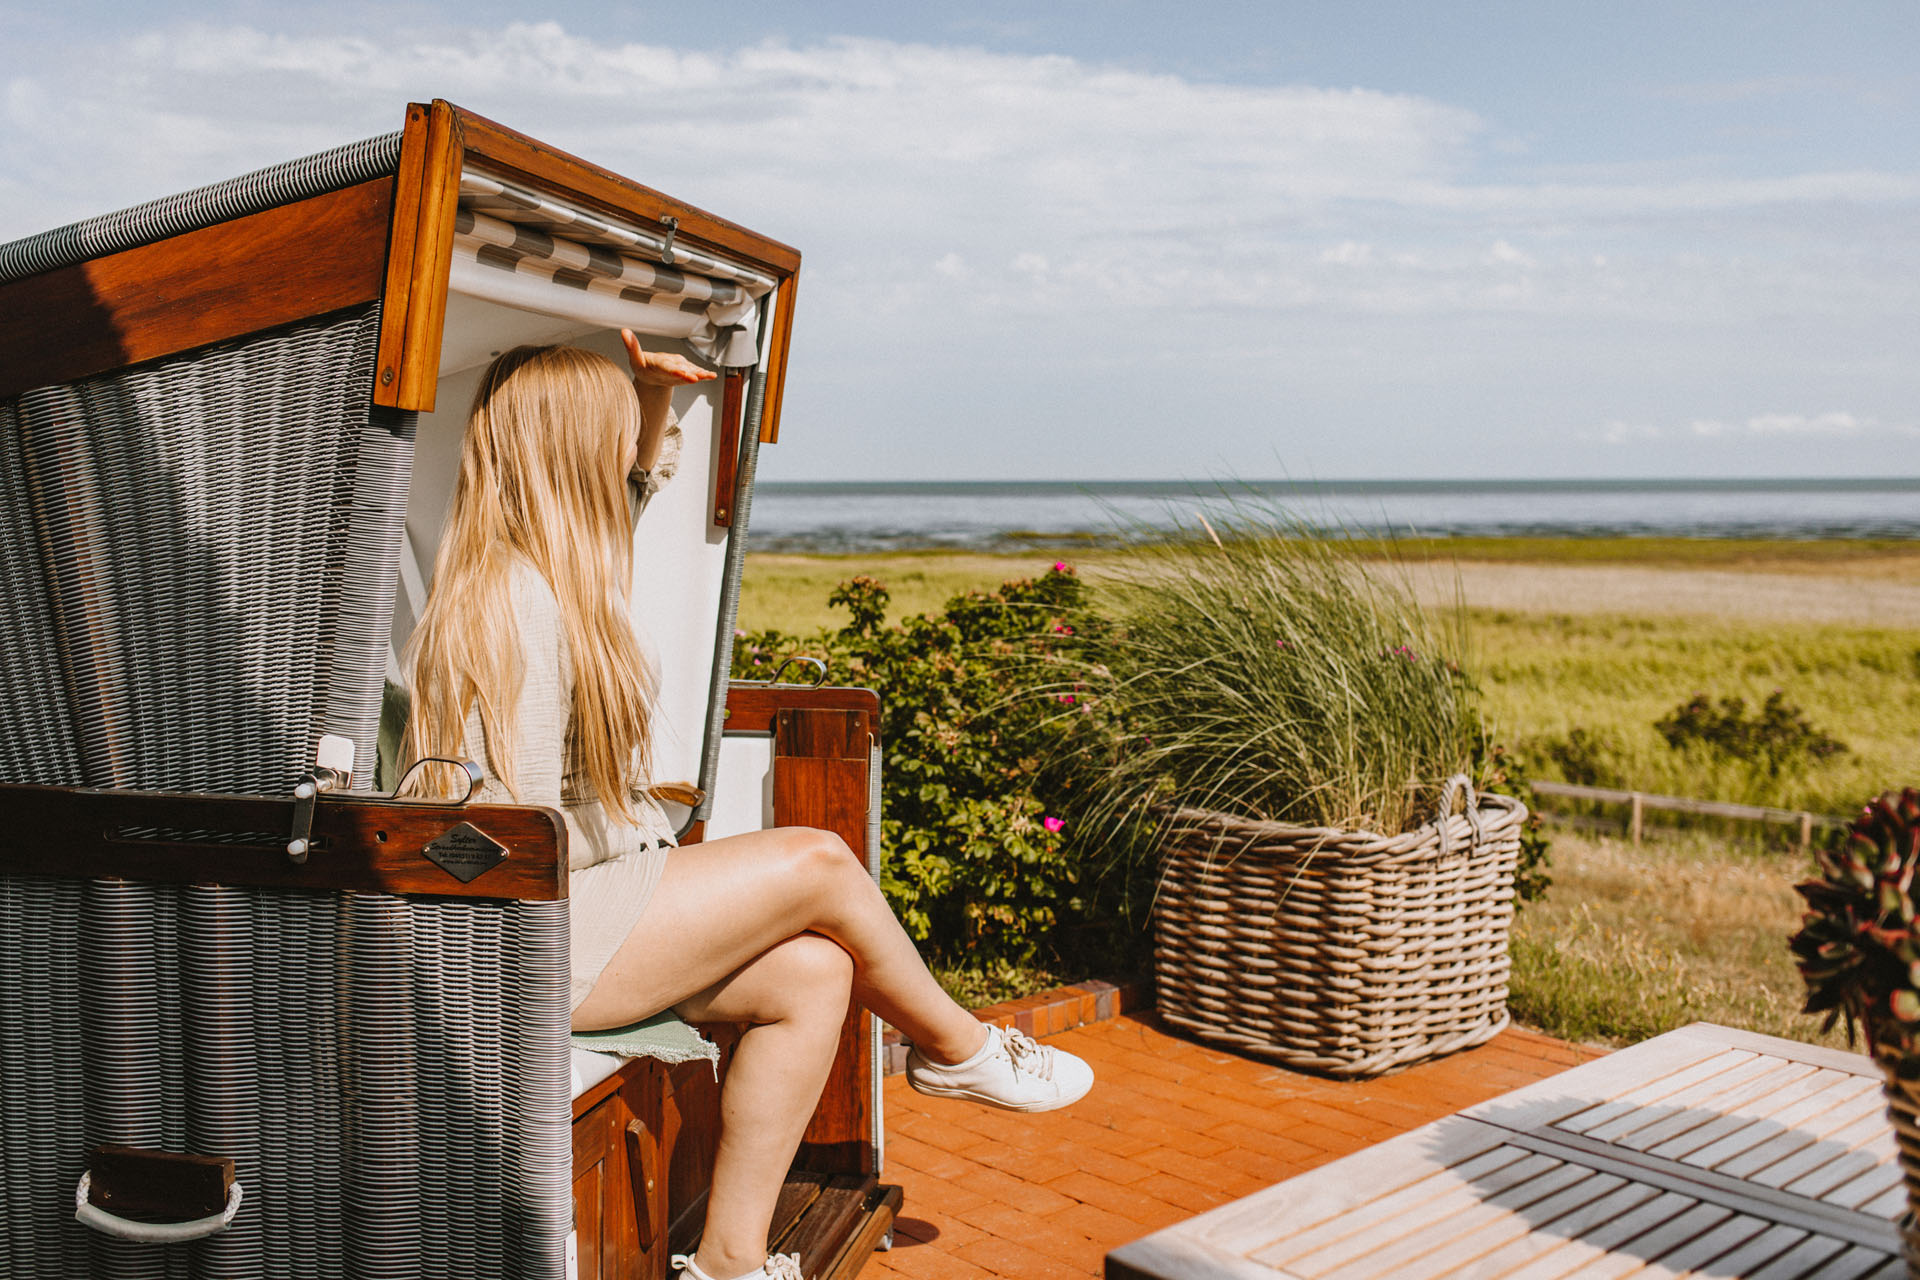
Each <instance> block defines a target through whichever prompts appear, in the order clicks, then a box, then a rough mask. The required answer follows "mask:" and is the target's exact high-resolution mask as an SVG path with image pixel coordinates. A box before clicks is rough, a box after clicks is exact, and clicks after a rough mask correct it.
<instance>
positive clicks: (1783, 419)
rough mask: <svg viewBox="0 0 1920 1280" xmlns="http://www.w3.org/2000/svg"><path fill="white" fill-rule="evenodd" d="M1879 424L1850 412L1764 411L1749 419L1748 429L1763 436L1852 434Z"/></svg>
mask: <svg viewBox="0 0 1920 1280" xmlns="http://www.w3.org/2000/svg"><path fill="white" fill-rule="evenodd" d="M1874 425H1878V424H1875V423H1870V422H1862V421H1861V420H1860V419H1859V418H1856V417H1854V416H1853V415H1852V414H1850V413H1821V414H1815V415H1814V416H1812V417H1809V416H1807V415H1806V414H1804V413H1763V414H1760V415H1758V416H1756V417H1752V418H1748V419H1747V430H1748V431H1751V432H1752V433H1754V434H1755V435H1763V436H1850V435H1856V434H1858V433H1859V432H1860V431H1861V430H1862V428H1864V427H1867V426H1874Z"/></svg>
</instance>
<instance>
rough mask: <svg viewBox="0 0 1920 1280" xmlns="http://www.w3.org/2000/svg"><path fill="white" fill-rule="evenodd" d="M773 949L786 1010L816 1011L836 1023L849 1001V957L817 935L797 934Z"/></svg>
mask: <svg viewBox="0 0 1920 1280" xmlns="http://www.w3.org/2000/svg"><path fill="white" fill-rule="evenodd" d="M774 950H775V952H776V957H777V961H778V964H779V975H780V982H781V986H782V988H783V990H784V991H785V993H786V994H787V996H788V999H789V1001H790V1009H789V1011H790V1012H791V1011H793V1010H798V1009H802V1008H806V1009H817V1010H821V1011H822V1012H825V1013H827V1014H829V1015H830V1016H831V1017H832V1019H833V1020H834V1021H836V1022H837V1021H839V1019H840V1018H841V1017H842V1016H843V1015H844V1014H845V1013H846V1008H847V1002H848V1001H849V1000H850V999H851V998H852V993H853V957H852V956H850V955H848V954H847V953H846V951H845V950H843V949H842V948H841V946H840V944H839V943H837V942H834V941H833V940H831V939H829V938H823V937H821V936H820V935H819V934H817V933H802V934H797V935H795V936H794V937H791V938H788V939H787V940H786V941H785V942H783V943H781V944H780V945H779V946H778V947H776V948H775V949H774Z"/></svg>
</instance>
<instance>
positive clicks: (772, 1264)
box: [669, 1253, 806, 1280]
mask: <svg viewBox="0 0 1920 1280" xmlns="http://www.w3.org/2000/svg"><path fill="white" fill-rule="evenodd" d="M669 1261H670V1262H671V1263H672V1264H673V1265H674V1266H675V1267H678V1268H679V1269H680V1276H681V1280H713V1277H712V1276H710V1275H708V1274H707V1273H706V1272H704V1271H702V1270H701V1269H700V1267H699V1265H698V1264H697V1263H695V1262H694V1260H693V1257H692V1255H691V1254H685V1253H676V1254H674V1255H673V1257H672V1258H671V1259H669ZM738 1280H806V1277H805V1276H803V1275H801V1274H800V1255H799V1254H797V1253H770V1254H768V1255H767V1260H766V1261H765V1262H763V1263H761V1264H760V1265H759V1266H757V1267H755V1268H754V1269H753V1270H751V1271H749V1272H747V1274H745V1275H743V1276H740V1277H739V1278H738Z"/></svg>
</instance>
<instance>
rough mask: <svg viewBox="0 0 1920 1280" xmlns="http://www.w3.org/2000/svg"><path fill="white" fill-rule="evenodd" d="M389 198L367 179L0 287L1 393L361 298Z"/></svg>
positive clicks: (371, 294)
mask: <svg viewBox="0 0 1920 1280" xmlns="http://www.w3.org/2000/svg"><path fill="white" fill-rule="evenodd" d="M392 202H393V184H392V182H391V180H389V179H387V178H377V179H374V180H373V181H370V182H363V183H360V184H358V185H357V186H351V187H346V188H343V189H342V190H339V191H332V192H328V193H327V194H325V195H318V196H314V197H312V198H311V199H308V200H300V201H296V202H295V203H293V204H284V205H279V206H277V207H275V208H272V209H266V210H263V211H262V212H260V213H255V214H250V215H248V216H247V217H244V218H235V219H232V220H231V221H228V222H221V223H216V224H215V225H213V226H211V227H203V228H201V229H200V230H198V231H189V232H186V233H184V234H182V235H177V236H173V237H172V238H170V239H166V240H162V241H159V242H158V243H156V244H149V245H141V246H140V247H139V248H135V249H127V250H125V251H123V252H121V253H114V254H108V255H107V256H106V257H102V258H93V259H90V260H89V261H86V262H78V263H75V264H73V265H72V266H69V267H62V268H60V269H58V270H55V271H47V272H42V273H41V274H39V275H35V276H28V277H27V278H26V279H24V280H16V281H14V282H13V283H11V284H8V285H5V286H0V397H4V396H11V395H15V394H18V393H19V392H21V391H25V390H28V389H29V388H32V387H43V386H51V385H55V384H58V383H63V382H71V381H73V380H74V379H76V378H84V377H88V376H89V375H92V374H96V373H102V372H104V371H106V370H109V369H119V368H124V367H125V366H127V365H133V364H140V363H142V362H144V361H147V360H157V359H159V358H160V357H162V356H170V355H176V354H178V353H179V352H182V351H190V350H192V349H193V348H195V347H203V346H206V345H207V344H208V343H213V342H224V341H226V340H227V339H230V338H238V337H241V336H244V335H246V334H249V333H257V332H259V331H260V330H262V329H271V328H274V327H275V326H278V325H283V324H290V323H292V322H294V321H297V320H305V319H308V318H310V317H313V316H318V315H324V314H326V313H327V312H330V311H337V310H339V309H341V308H342V307H350V306H355V305H358V304H361V303H367V302H371V301H373V300H374V299H375V298H378V297H379V296H380V291H381V272H382V267H383V263H384V249H385V246H386V242H387V223H388V220H389V214H390V212H391V209H392Z"/></svg>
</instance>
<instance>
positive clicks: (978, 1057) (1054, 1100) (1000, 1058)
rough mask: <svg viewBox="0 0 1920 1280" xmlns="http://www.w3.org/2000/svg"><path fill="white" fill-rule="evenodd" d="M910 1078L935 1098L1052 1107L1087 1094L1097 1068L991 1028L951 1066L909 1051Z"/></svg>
mask: <svg viewBox="0 0 1920 1280" xmlns="http://www.w3.org/2000/svg"><path fill="white" fill-rule="evenodd" d="M907 1083H908V1084H909V1085H911V1086H912V1087H913V1088H914V1089H915V1090H916V1091H917V1092H920V1093H926V1094H931V1095H932V1096H934V1097H936V1098H964V1099H965V1100H966V1101H968V1102H979V1103H984V1104H985V1105H987V1106H989V1107H1001V1108H1004V1109H1005V1110H1007V1111H1052V1110H1055V1109H1056V1108H1059V1107H1064V1106H1066V1105H1068V1104H1069V1103H1074V1102H1078V1101H1080V1099H1082V1098H1084V1097H1086V1096H1087V1090H1089V1089H1091V1088H1093V1068H1092V1067H1090V1066H1088V1065H1087V1064H1086V1062H1085V1061H1084V1060H1083V1059H1080V1058H1076V1057H1074V1056H1073V1055H1072V1054H1070V1053H1068V1052H1067V1051H1066V1050H1064V1049H1056V1048H1054V1047H1053V1046H1051V1045H1043V1044H1036V1043H1034V1041H1033V1039H1032V1038H1031V1037H1030V1036H1027V1035H1025V1034H1023V1033H1021V1032H1019V1031H1016V1030H1015V1029H1014V1028H1012V1027H1007V1028H1004V1029H1003V1028H1000V1027H988V1028H987V1042H986V1043H985V1044H984V1045H982V1046H980V1049H979V1051H978V1052H976V1053H975V1054H974V1055H973V1056H972V1057H971V1058H968V1059H967V1060H966V1061H965V1062H956V1063H954V1064H953V1065H952V1066H941V1065H940V1064H939V1063H937V1062H928V1061H927V1060H926V1059H925V1058H923V1057H921V1056H920V1051H919V1050H918V1049H914V1050H911V1051H909V1052H908V1054H907Z"/></svg>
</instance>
